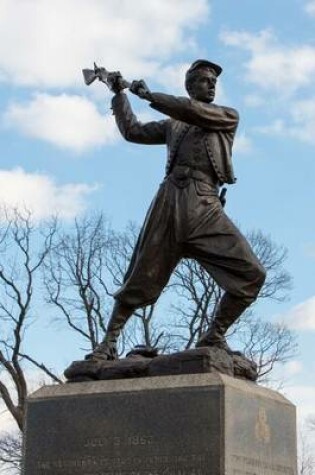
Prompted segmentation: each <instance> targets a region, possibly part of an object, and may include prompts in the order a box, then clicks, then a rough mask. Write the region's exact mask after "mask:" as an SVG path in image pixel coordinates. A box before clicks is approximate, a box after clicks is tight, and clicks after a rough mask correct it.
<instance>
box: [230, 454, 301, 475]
mask: <svg viewBox="0 0 315 475" xmlns="http://www.w3.org/2000/svg"><path fill="white" fill-rule="evenodd" d="M232 458H233V461H234V463H237V464H242V465H245V466H246V465H247V466H250V467H251V468H252V469H254V468H258V469H263V470H270V471H271V473H272V474H279V473H282V474H288V475H292V474H294V470H293V468H292V467H289V466H287V465H281V464H273V463H270V462H268V461H266V460H260V459H256V458H252V457H245V456H243V455H233V456H232ZM249 470H250V469H249ZM234 473H235V475H236V474H237V473H239V475H241V474H242V475H245V474H244V471H243V470H239V469H236V468H235V469H234ZM248 475H251V472H248Z"/></svg>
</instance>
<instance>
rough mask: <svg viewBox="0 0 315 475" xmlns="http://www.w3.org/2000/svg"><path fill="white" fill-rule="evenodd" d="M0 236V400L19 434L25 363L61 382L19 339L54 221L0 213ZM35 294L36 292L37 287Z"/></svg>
mask: <svg viewBox="0 0 315 475" xmlns="http://www.w3.org/2000/svg"><path fill="white" fill-rule="evenodd" d="M2 213H3V214H2V222H3V223H5V224H4V225H3V228H2V231H1V236H0V323H1V340H0V397H1V399H2V400H3V402H4V404H5V406H6V408H7V410H8V411H9V412H10V413H11V415H12V417H13V418H14V420H15V422H16V423H17V426H18V427H19V429H20V430H21V431H23V426H24V408H25V400H26V396H27V392H28V387H27V379H26V374H25V369H24V366H23V364H24V363H25V362H28V364H31V365H33V366H35V367H36V368H38V369H40V370H42V371H43V372H44V373H45V374H46V375H48V376H49V377H50V378H52V379H54V380H55V381H58V382H59V379H58V378H57V376H55V375H54V374H53V373H52V372H51V371H50V369H49V368H48V367H46V366H45V365H44V364H43V363H40V362H38V361H37V360H36V359H35V358H34V357H33V356H32V355H31V354H30V352H29V349H26V350H25V349H24V348H23V339H24V338H25V333H26V332H27V330H28V328H29V325H30V323H31V321H32V318H34V316H33V315H32V313H31V304H32V300H33V298H34V291H35V287H36V286H37V284H38V281H37V274H38V272H39V270H40V268H41V266H42V265H43V263H44V260H45V258H46V257H47V254H48V252H49V250H50V248H51V246H52V239H53V236H54V233H55V229H56V222H55V221H52V222H51V223H50V224H47V223H46V225H45V226H44V227H37V226H34V225H33V224H32V219H31V214H30V213H29V212H27V211H25V212H23V213H21V212H19V211H17V210H13V211H12V210H11V211H8V210H2ZM36 290H37V291H38V290H39V288H36Z"/></svg>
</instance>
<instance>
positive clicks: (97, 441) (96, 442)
mask: <svg viewBox="0 0 315 475" xmlns="http://www.w3.org/2000/svg"><path fill="white" fill-rule="evenodd" d="M151 444H153V436H152V435H139V434H134V435H129V436H126V437H111V436H108V437H90V438H88V439H86V441H85V443H84V447H86V448H88V447H111V446H112V447H120V446H123V445H125V446H134V445H151Z"/></svg>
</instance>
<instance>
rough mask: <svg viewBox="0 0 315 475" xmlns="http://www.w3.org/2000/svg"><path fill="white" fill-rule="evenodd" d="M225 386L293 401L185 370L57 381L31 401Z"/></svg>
mask: <svg viewBox="0 0 315 475" xmlns="http://www.w3.org/2000/svg"><path fill="white" fill-rule="evenodd" d="M207 386H208V387H223V388H226V389H231V390H233V389H234V390H238V391H241V392H244V393H246V394H247V395H249V394H252V395H253V396H255V397H256V396H257V397H259V396H261V397H268V398H272V399H274V400H278V401H280V402H282V403H287V404H290V405H292V403H290V401H288V400H287V399H286V398H285V397H284V396H282V395H281V394H279V393H278V392H276V391H273V390H271V389H269V388H265V387H263V386H259V385H257V384H256V383H253V382H251V381H247V380H243V379H238V378H233V377H231V376H227V375H225V374H221V373H201V374H182V375H174V376H155V377H148V378H133V379H117V380H106V381H91V382H80V383H67V384H60V385H59V384H54V385H49V386H48V385H47V386H42V387H41V388H40V389H38V390H37V391H35V392H34V393H32V394H30V395H29V396H28V402H29V403H32V402H37V401H40V400H43V399H45V400H46V399H49V398H55V397H70V396H77V397H80V396H89V395H93V394H106V393H115V392H131V391H150V390H151V391H154V390H159V389H176V388H196V387H207Z"/></svg>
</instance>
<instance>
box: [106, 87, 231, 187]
mask: <svg viewBox="0 0 315 475" xmlns="http://www.w3.org/2000/svg"><path fill="white" fill-rule="evenodd" d="M150 106H151V107H152V108H153V109H156V110H158V111H159V112H162V113H163V114H165V115H167V116H169V118H168V119H166V120H161V121H153V122H147V123H145V124H142V123H141V122H139V121H138V119H137V117H136V116H135V114H134V113H133V111H132V109H131V106H130V103H129V100H128V98H127V96H126V94H124V93H122V92H120V93H119V94H116V95H115V96H114V98H113V101H112V109H113V113H114V115H115V119H116V123H117V125H118V128H119V130H120V132H121V134H122V135H123V137H124V138H125V139H126V140H128V141H130V142H135V143H142V144H149V145H152V144H166V145H167V149H168V160H167V165H166V175H168V174H169V173H170V172H171V171H172V167H173V165H174V162H175V157H176V152H177V150H178V147H179V145H180V143H181V141H182V139H183V138H184V136H185V134H186V132H187V131H188V129H189V126H190V125H195V126H197V127H200V128H201V129H203V130H204V143H205V146H206V150H207V153H208V156H209V160H210V161H211V163H212V165H213V167H214V169H215V171H216V173H217V175H218V178H219V180H220V183H221V184H223V183H235V181H236V179H235V176H234V172H233V166H232V159H231V157H232V145H233V139H234V135H235V132H236V129H237V125H238V120H239V118H238V113H237V111H236V110H234V109H231V108H229V107H223V106H217V105H214V104H205V103H203V102H200V101H196V100H194V99H190V98H187V97H176V96H171V95H168V94H162V93H152V101H151V103H150Z"/></svg>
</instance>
